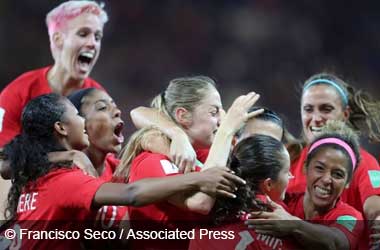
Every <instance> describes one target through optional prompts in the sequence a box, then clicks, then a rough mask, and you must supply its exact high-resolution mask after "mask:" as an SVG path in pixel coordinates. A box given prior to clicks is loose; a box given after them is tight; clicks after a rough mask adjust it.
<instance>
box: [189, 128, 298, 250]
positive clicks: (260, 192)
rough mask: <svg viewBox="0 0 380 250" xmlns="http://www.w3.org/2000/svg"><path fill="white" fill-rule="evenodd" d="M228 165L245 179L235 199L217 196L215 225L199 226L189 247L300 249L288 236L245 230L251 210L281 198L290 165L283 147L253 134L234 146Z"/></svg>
mask: <svg viewBox="0 0 380 250" xmlns="http://www.w3.org/2000/svg"><path fill="white" fill-rule="evenodd" d="M228 166H229V167H230V168H231V170H233V171H234V172H235V173H236V174H237V175H238V176H240V177H241V178H243V179H245V180H246V181H247V185H245V186H240V187H239V189H238V190H237V191H236V192H235V194H236V195H237V197H236V199H228V200H227V199H218V200H217V201H216V204H215V207H214V209H213V210H214V218H215V222H216V223H217V224H219V225H218V226H215V227H209V228H200V229H198V230H197V231H196V236H195V239H193V240H191V241H190V247H189V249H190V250H203V249H204V250H206V249H226V250H233V249H248V250H280V249H282V250H290V249H301V248H300V247H299V246H297V245H296V244H294V243H292V239H291V238H278V237H274V236H270V235H265V234H259V233H257V232H256V231H255V230H253V229H247V226H246V225H245V224H244V221H245V219H246V217H247V215H248V214H249V213H250V212H251V211H271V210H272V208H271V206H270V205H269V204H268V198H267V197H269V198H270V199H271V200H273V201H276V202H281V201H282V200H283V199H284V195H285V189H286V186H287V184H288V173H289V166H290V159H289V154H288V152H287V150H286V148H285V146H284V145H283V144H282V143H281V142H279V141H278V140H276V139H275V138H273V137H271V136H267V135H259V134H257V135H253V136H252V137H247V138H245V139H243V140H241V141H240V142H239V143H238V144H237V145H236V146H235V148H234V149H233V151H232V154H231V156H230V160H229V164H228Z"/></svg>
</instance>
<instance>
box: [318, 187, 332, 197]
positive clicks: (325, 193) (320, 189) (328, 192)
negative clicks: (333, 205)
mask: <svg viewBox="0 0 380 250" xmlns="http://www.w3.org/2000/svg"><path fill="white" fill-rule="evenodd" d="M315 190H316V191H317V192H318V193H320V194H321V195H329V194H330V190H328V189H325V188H321V187H315Z"/></svg>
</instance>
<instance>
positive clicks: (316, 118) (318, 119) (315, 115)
mask: <svg viewBox="0 0 380 250" xmlns="http://www.w3.org/2000/svg"><path fill="white" fill-rule="evenodd" d="M311 119H312V121H313V122H314V123H315V124H316V125H318V124H320V123H322V122H323V116H322V114H321V113H319V112H315V113H313V114H312V117H311Z"/></svg>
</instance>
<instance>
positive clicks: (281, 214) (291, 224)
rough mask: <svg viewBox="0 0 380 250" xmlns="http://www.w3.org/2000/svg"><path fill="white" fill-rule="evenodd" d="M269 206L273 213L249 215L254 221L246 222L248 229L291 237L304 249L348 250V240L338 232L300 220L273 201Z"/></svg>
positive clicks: (334, 229)
mask: <svg viewBox="0 0 380 250" xmlns="http://www.w3.org/2000/svg"><path fill="white" fill-rule="evenodd" d="M270 205H271V206H272V208H273V209H274V210H273V212H260V213H255V212H253V213H252V214H251V215H252V217H254V219H249V220H247V221H246V224H247V225H248V227H249V228H254V229H255V230H256V232H257V233H261V234H270V235H274V236H278V237H281V236H291V237H293V238H294V239H295V241H297V242H298V243H299V244H301V245H302V246H303V247H305V249H328V250H346V249H350V245H349V242H348V239H347V238H346V236H345V235H344V233H343V232H341V231H340V230H338V229H336V228H333V227H327V226H324V225H318V224H313V223H309V222H307V221H304V220H301V219H299V218H298V217H295V216H292V215H290V214H289V213H288V212H287V211H285V209H284V208H283V207H282V206H280V205H279V204H277V203H275V202H273V201H270Z"/></svg>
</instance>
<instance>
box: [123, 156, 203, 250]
mask: <svg viewBox="0 0 380 250" xmlns="http://www.w3.org/2000/svg"><path fill="white" fill-rule="evenodd" d="M196 170H197V171H200V167H199V166H198V167H197V168H196ZM179 174H180V173H179V171H178V167H177V166H175V165H174V164H172V163H171V162H170V160H169V158H168V157H167V156H165V155H162V154H156V153H151V152H147V151H145V152H143V153H141V154H139V155H138V156H137V157H136V158H135V159H134V160H133V161H132V165H131V171H130V177H129V180H130V182H134V181H138V180H141V179H144V178H153V177H166V176H173V175H179ZM129 216H130V219H131V223H132V228H135V229H137V230H153V231H159V230H163V229H169V230H175V229H176V228H179V229H181V230H189V229H191V228H193V227H195V225H196V224H197V223H198V222H199V221H204V220H205V216H203V215H200V214H197V213H193V212H190V211H186V210H183V209H181V208H178V207H176V206H174V205H172V204H170V203H169V202H167V201H164V202H159V203H155V204H151V205H148V206H144V207H129ZM152 247H153V248H152ZM187 247H188V240H178V241H173V240H172V241H163V240H158V241H152V242H150V241H145V240H136V241H133V247H132V248H136V249H187Z"/></svg>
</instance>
